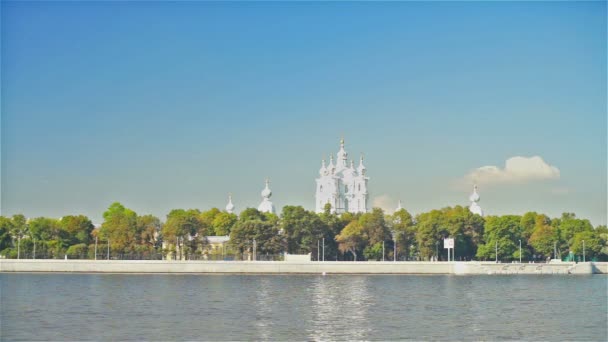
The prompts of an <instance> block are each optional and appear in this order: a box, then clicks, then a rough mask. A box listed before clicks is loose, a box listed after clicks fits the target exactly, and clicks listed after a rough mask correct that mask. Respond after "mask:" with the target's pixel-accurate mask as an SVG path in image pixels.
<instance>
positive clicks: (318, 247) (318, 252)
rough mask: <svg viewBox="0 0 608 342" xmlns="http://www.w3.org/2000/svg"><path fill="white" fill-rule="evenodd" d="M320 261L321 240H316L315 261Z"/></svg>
mask: <svg viewBox="0 0 608 342" xmlns="http://www.w3.org/2000/svg"><path fill="white" fill-rule="evenodd" d="M320 260H321V240H317V261H320Z"/></svg>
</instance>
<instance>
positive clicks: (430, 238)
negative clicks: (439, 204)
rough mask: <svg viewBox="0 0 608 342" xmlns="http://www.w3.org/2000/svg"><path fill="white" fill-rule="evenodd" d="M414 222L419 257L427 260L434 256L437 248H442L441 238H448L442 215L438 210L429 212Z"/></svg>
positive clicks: (419, 216)
mask: <svg viewBox="0 0 608 342" xmlns="http://www.w3.org/2000/svg"><path fill="white" fill-rule="evenodd" d="M416 221H417V222H418V223H417V224H416V241H417V242H418V250H419V253H420V257H421V258H423V259H425V260H428V259H430V257H431V256H433V255H435V250H436V249H437V247H439V248H440V249H442V248H443V238H444V237H447V236H448V231H447V229H446V228H445V225H444V222H443V214H442V212H441V211H439V210H431V211H430V212H428V213H422V214H420V215H418V216H417V218H416ZM439 254H441V252H440V253H439ZM438 257H440V256H438Z"/></svg>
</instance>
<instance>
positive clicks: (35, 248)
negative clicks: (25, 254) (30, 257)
mask: <svg viewBox="0 0 608 342" xmlns="http://www.w3.org/2000/svg"><path fill="white" fill-rule="evenodd" d="M34 259H36V239H34Z"/></svg>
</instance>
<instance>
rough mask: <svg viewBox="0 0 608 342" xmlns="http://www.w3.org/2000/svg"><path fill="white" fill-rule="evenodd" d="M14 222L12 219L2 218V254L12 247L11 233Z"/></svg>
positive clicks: (0, 243)
mask: <svg viewBox="0 0 608 342" xmlns="http://www.w3.org/2000/svg"><path fill="white" fill-rule="evenodd" d="M12 230H13V222H12V220H11V219H9V218H7V217H4V216H0V254H3V251H4V250H6V249H7V248H10V246H11V231H12Z"/></svg>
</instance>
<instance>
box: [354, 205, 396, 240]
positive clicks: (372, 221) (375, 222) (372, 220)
mask: <svg viewBox="0 0 608 342" xmlns="http://www.w3.org/2000/svg"><path fill="white" fill-rule="evenodd" d="M359 224H361V227H362V228H363V230H364V232H365V236H366V237H367V244H368V245H370V246H372V245H375V244H377V243H380V244H382V242H384V241H387V240H390V239H391V234H390V231H389V229H388V225H387V224H386V221H385V220H384V212H383V211H382V209H380V208H373V209H372V211H371V212H369V213H365V214H363V215H361V217H359Z"/></svg>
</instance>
